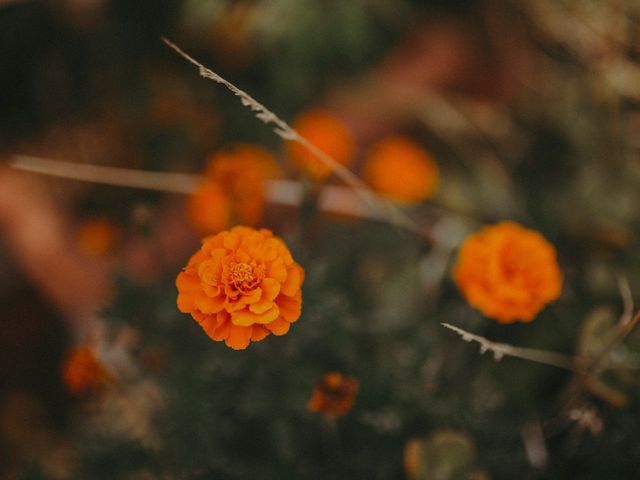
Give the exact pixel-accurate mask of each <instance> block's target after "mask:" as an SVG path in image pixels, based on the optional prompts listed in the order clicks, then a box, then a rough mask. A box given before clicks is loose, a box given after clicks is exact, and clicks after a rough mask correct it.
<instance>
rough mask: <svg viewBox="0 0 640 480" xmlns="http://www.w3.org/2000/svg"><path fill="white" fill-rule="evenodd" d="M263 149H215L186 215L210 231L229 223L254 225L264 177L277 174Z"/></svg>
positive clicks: (259, 210)
mask: <svg viewBox="0 0 640 480" xmlns="http://www.w3.org/2000/svg"><path fill="white" fill-rule="evenodd" d="M279 172H280V170H279V167H278V164H277V162H276V160H275V159H274V158H273V156H272V155H271V154H270V153H269V152H267V151H266V150H264V149H262V148H260V147H257V146H253V145H236V146H233V147H231V148H228V149H224V150H221V151H219V152H216V153H215V154H213V155H212V156H211V158H210V159H209V161H208V164H207V168H206V171H205V180H204V181H203V182H202V183H201V184H200V186H199V187H198V189H197V190H196V192H195V193H194V194H193V195H191V196H190V197H189V200H188V202H187V216H188V218H189V219H190V221H191V223H192V224H193V226H194V227H196V228H197V229H198V230H200V231H201V232H202V233H206V234H208V233H214V232H219V231H220V230H224V229H225V228H229V226H230V225H232V224H233V223H236V222H237V223H243V224H247V225H256V224H257V223H258V222H259V221H260V217H261V216H262V212H263V210H264V205H265V196H264V181H265V180H266V179H268V178H275V177H277V176H279Z"/></svg>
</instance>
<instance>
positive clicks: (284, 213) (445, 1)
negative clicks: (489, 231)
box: [0, 0, 640, 480]
mask: <svg viewBox="0 0 640 480" xmlns="http://www.w3.org/2000/svg"><path fill="white" fill-rule="evenodd" d="M162 36H165V37H167V38H170V39H171V40H172V41H173V42H175V43H176V44H177V45H179V46H180V47H181V48H182V49H183V50H185V51H186V52H188V53H189V54H190V55H192V56H193V57H194V58H196V59H198V60H199V61H201V62H202V63H203V64H204V65H206V66H207V67H210V68H211V69H212V70H214V71H215V72H216V73H219V74H220V75H222V76H223V77H225V78H227V79H228V80H230V81H232V82H233V83H235V84H236V85H238V86H239V87H240V88H242V89H243V90H245V91H247V92H249V93H250V94H251V95H252V96H254V97H255V98H256V99H257V100H258V101H260V102H261V103H263V104H264V105H266V106H267V107H268V108H270V109H271V110H273V111H274V112H275V113H277V114H278V115H279V116H280V117H281V118H282V119H284V120H286V121H288V122H296V119H298V118H300V115H301V114H304V113H305V112H309V111H314V110H316V109H322V111H323V112H327V114H328V115H330V116H331V117H332V118H334V119H335V121H336V122H340V125H342V127H343V128H344V129H345V130H346V131H347V132H348V135H349V138H350V139H351V140H349V141H350V142H352V144H353V148H352V150H353V154H352V155H351V156H352V157H353V158H352V159H351V160H350V162H349V167H350V168H351V169H352V170H353V171H354V172H356V174H358V175H360V176H365V177H366V179H367V180H369V177H367V173H366V172H367V171H368V170H367V162H368V160H369V157H370V152H371V148H372V146H373V145H375V144H376V143H377V142H379V141H380V140H381V139H385V138H389V137H392V136H393V137H400V138H403V139H409V140H410V141H411V142H412V143H413V144H415V145H417V146H418V147H419V148H420V150H421V151H422V152H424V155H426V156H427V157H428V159H429V162H430V165H432V170H431V172H432V173H431V175H432V177H433V178H436V176H437V188H436V187H435V186H434V188H433V192H431V191H430V193H429V195H426V194H425V196H424V197H423V198H417V199H412V200H411V201H408V202H407V201H405V200H403V201H401V202H400V204H399V205H400V208H402V209H403V210H404V211H406V212H407V214H408V215H410V216H411V218H412V219H413V221H414V222H415V224H417V225H419V226H420V228H421V229H422V230H424V232H426V234H425V236H420V235H416V234H415V232H408V231H405V230H403V229H402V228H399V227H397V226H393V225H389V224H386V223H385V222H381V221H379V220H372V219H367V218H362V217H363V215H364V214H363V215H358V214H354V213H353V211H352V210H351V209H350V208H349V207H348V205H344V206H342V207H341V204H340V202H339V201H338V202H337V203H335V202H334V203H335V205H337V207H336V208H335V209H334V211H333V212H332V213H330V214H328V213H326V212H323V209H322V208H321V204H320V203H319V200H318V199H319V198H320V197H321V196H322V191H323V190H324V191H326V188H327V187H328V186H336V185H340V182H339V181H338V180H336V179H335V178H333V177H331V176H329V177H328V178H321V179H318V178H314V177H313V175H310V174H309V172H305V171H304V169H301V168H300V166H299V164H298V163H296V162H295V159H292V154H291V153H290V152H289V151H288V150H287V146H286V145H285V142H283V141H282V139H281V138H279V137H278V136H277V135H275V134H274V133H273V131H272V129H271V127H269V126H266V125H264V124H263V123H262V122H260V121H259V120H257V119H256V118H255V117H254V116H253V113H252V112H250V111H249V110H248V109H246V108H244V107H243V106H242V105H241V104H240V103H239V101H238V99H237V98H235V97H234V96H233V95H232V94H231V93H229V92H228V91H226V90H225V89H224V88H223V87H221V86H218V85H216V84H214V83H213V82H210V81H208V80H206V79H203V78H201V77H200V76H199V75H198V71H197V69H195V68H194V67H193V66H192V65H190V64H188V63H187V62H186V61H184V59H182V58H180V57H179V56H178V55H176V53H175V52H173V51H171V50H170V49H169V48H167V46H166V45H165V44H163V42H162V41H161V37H162ZM639 107H640V4H639V3H638V2H636V1H633V0H536V1H533V2H519V1H515V0H466V1H464V0H459V1H458V0H421V1H418V0H415V1H412V0H351V1H344V0H342V1H340V0H183V1H179V0H154V1H151V0H140V1H137V2H129V1H124V0H41V1H29V0H22V1H20V0H0V160H2V162H1V165H0V232H1V234H0V242H1V243H2V246H3V248H2V249H1V250H0V296H1V298H2V310H1V312H2V313H1V314H0V318H1V322H2V334H1V335H0V475H1V476H2V478H7V479H40V478H47V479H48V478H53V479H66V478H92V479H100V478H105V479H107V478H108V479H112V478H126V479H129V478H131V479H152V478H185V479H186V478H189V479H191V478H231V479H233V478H238V479H239V478H265V479H266V478H273V479H289V478H291V479H297V478H325V479H326V478H328V479H334V478H335V479H344V478H350V479H356V478H357V479H360V478H362V479H390V478H408V479H436V480H447V479H470V478H473V479H512V478H528V479H535V478H554V479H555V478H559V479H560V478H584V479H601V478H607V479H617V478H620V479H623V478H624V479H631V478H640V477H638V475H639V473H638V472H640V416H639V415H638V407H639V402H638V386H639V385H638V371H637V369H638V368H639V366H640V357H639V356H638V355H639V352H638V348H639V347H640V342H639V339H638V336H637V335H636V334H635V333H633V332H632V333H631V334H630V335H629V337H628V339H627V340H626V341H625V342H624V343H620V344H617V345H616V347H615V348H614V349H613V350H612V351H611V352H605V354H606V355H611V356H612V358H614V357H615V361H613V360H612V361H611V363H610V364H609V366H608V367H607V368H604V369H600V370H599V371H598V372H592V373H593V375H592V376H591V377H590V378H589V379H588V380H589V381H583V380H584V379H580V378H577V377H578V376H577V375H574V374H573V373H572V372H570V371H565V370H562V369H558V368H554V367H550V366H544V365H538V364H534V363H530V362H526V361H524V360H520V359H509V358H507V359H503V360H501V361H500V362H495V361H494V359H493V358H492V357H491V356H488V355H485V356H480V355H479V353H478V350H477V348H476V347H475V346H471V345H469V344H467V343H464V342H462V341H461V340H460V339H459V338H457V337H456V336H455V334H453V333H452V332H449V331H446V330H444V329H443V328H442V327H441V326H440V322H447V323H452V324H455V325H458V326H461V327H463V328H465V329H468V330H470V331H473V332H475V333H478V334H481V335H485V336H487V337H488V338H490V339H493V340H496V341H501V342H507V343H512V344H515V345H519V346H523V347H530V348H537V349H544V350H550V351H554V352H559V353H563V354H566V355H581V356H583V357H588V358H596V357H597V356H598V355H600V354H602V352H603V351H604V350H603V349H604V347H603V345H604V343H605V340H606V339H608V338H611V336H612V335H615V334H616V330H615V328H616V322H617V320H618V318H619V317H620V315H622V314H623V313H624V312H625V308H626V309H627V310H628V309H629V308H632V307H631V306H630V299H631V298H633V297H636V298H637V296H638V293H640V247H639V245H638V233H639V230H640V209H639V208H638V207H640V188H638V187H639V186H640V181H639V180H640V108H639ZM294 124H295V123H294ZM317 128H318V129H321V128H324V127H317ZM326 128H327V130H326V131H325V130H323V132H324V133H323V135H321V137H322V138H327V139H328V140H327V142H328V146H327V148H329V149H330V148H331V145H333V143H335V142H336V141H335V137H334V135H338V134H337V133H335V132H334V131H333V130H331V129H330V128H329V127H326ZM313 131H314V129H313V128H311V133H309V135H310V136H312V135H314V133H313ZM316 131H318V130H316ZM237 144H249V145H254V146H259V147H260V149H263V150H264V151H266V152H268V154H269V155H270V157H271V158H272V159H273V162H274V167H273V172H276V171H277V173H273V174H272V175H271V178H278V179H280V180H282V182H281V183H275V184H274V185H276V187H277V186H278V185H280V186H282V187H283V188H284V186H285V185H289V186H291V185H294V186H297V187H299V188H300V191H301V192H302V197H301V198H297V197H296V198H297V199H296V200H295V201H292V202H284V203H286V204H284V205H283V202H279V201H275V200H274V198H280V196H279V195H278V192H277V188H276V193H273V189H272V190H271V193H270V194H269V195H267V198H266V201H265V205H264V211H263V212H261V215H259V217H260V218H259V219H254V221H253V223H255V225H259V226H264V227H266V228H270V229H272V230H273V231H274V233H276V234H277V235H279V236H281V237H283V238H284V239H285V241H286V242H287V244H288V245H289V247H290V249H291V251H292V253H293V255H294V257H295V258H296V259H297V261H298V262H299V263H300V264H301V265H302V266H303V267H304V269H305V271H306V275H307V277H306V281H305V285H304V289H303V299H304V300H303V314H302V317H301V319H300V320H299V321H298V323H296V324H295V325H294V326H293V327H292V330H291V332H290V333H289V334H288V335H286V336H283V337H278V338H276V337H269V338H267V339H266V340H264V341H262V342H260V343H257V344H253V345H251V346H250V347H249V348H248V349H247V350H246V351H242V352H236V351H232V350H230V349H228V348H227V347H225V346H224V345H223V344H221V343H214V342H212V341H211V340H210V339H209V338H207V337H206V335H204V333H203V332H202V331H201V329H200V328H199V327H198V325H197V324H196V323H195V322H194V321H192V319H191V318H190V317H188V316H187V315H184V314H180V313H179V312H178V311H177V308H176V306H175V298H176V293H177V292H176V288H175V277H176V275H177V273H178V272H179V271H180V270H181V268H182V267H183V266H184V265H185V264H186V262H187V260H188V258H189V257H190V255H191V254H192V253H193V252H194V251H195V250H196V249H197V248H198V245H199V240H200V238H201V236H202V235H203V234H204V233H211V232H210V231H209V232H203V229H202V228H201V227H202V226H201V225H199V224H198V222H197V221H195V222H194V220H193V215H190V214H189V213H188V212H189V211H193V208H192V207H188V206H185V205H186V204H188V203H189V197H190V196H189V195H184V194H181V193H175V192H162V191H151V190H148V189H139V188H125V187H121V186H106V185H97V184H95V183H92V182H79V181H72V180H68V179H62V178H54V177H52V176H44V175H36V174H33V173H27V172H24V171H19V170H17V169H15V168H12V167H11V166H10V165H11V163H12V162H13V161H15V159H16V158H17V157H16V156H25V155H27V156H31V157H36V158H41V159H45V160H49V159H51V160H60V161H65V162H73V163H76V164H82V165H101V166H111V167H123V168H129V169H140V170H151V171H161V172H175V173H188V174H194V175H198V174H200V173H201V172H204V171H206V169H207V167H206V166H207V164H208V162H210V158H212V155H214V154H215V153H216V152H219V151H221V150H224V149H226V148H228V147H229V146H232V145H237ZM394 165H395V167H394ZM397 165H398V164H393V162H392V164H391V166H390V167H389V169H388V170H387V173H386V175H391V176H393V174H394V173H395V172H394V168H400V167H397ZM433 172H435V173H433ZM370 184H371V186H372V188H374V189H377V187H376V184H375V182H374V181H372V182H370ZM433 185H435V180H434V183H433ZM381 193H384V192H381ZM395 200H397V198H396V199H395ZM189 208H191V210H189ZM364 216H366V215H364ZM236 219H240V220H242V215H241V214H238V215H237V216H236ZM506 219H511V220H515V221H518V222H520V223H522V224H523V225H526V226H527V227H529V228H532V229H535V230H537V231H539V232H540V233H542V234H543V235H544V236H545V237H546V238H547V239H548V240H549V241H550V242H551V243H553V244H554V245H555V247H556V248H557V250H558V258H559V262H560V266H561V269H562V271H563V274H564V277H565V278H564V287H563V293H562V296H561V297H560V299H559V300H558V301H557V302H556V303H554V304H553V305H551V306H549V307H548V308H547V309H545V310H544V311H543V312H542V313H541V314H540V315H539V316H538V318H537V319H536V320H535V321H534V322H532V323H529V324H516V325H509V326H504V325H499V324H497V323H495V322H493V321H492V320H490V319H487V318H484V317H483V316H482V315H481V314H480V313H479V312H478V311H477V310H474V309H473V308H471V307H470V306H469V305H468V304H467V303H466V301H465V300H464V297H463V296H462V295H461V294H460V292H459V291H458V290H457V289H456V286H455V284H454V283H453V281H452V279H451V265H452V264H453V262H454V261H455V256H456V249H457V247H458V245H459V244H460V242H461V241H462V240H463V239H464V238H465V237H466V236H467V235H468V234H470V233H472V232H474V231H476V230H478V229H479V228H480V227H481V226H482V225H484V224H490V223H495V222H498V221H501V220H506ZM244 223H247V222H244ZM229 226H230V225H229ZM78 349H85V350H84V351H85V352H89V353H87V357H86V359H85V360H82V361H79V365H80V366H79V367H78V365H76V367H77V368H79V370H80V373H79V374H77V375H76V374H74V373H69V371H70V370H69V368H70V367H69V365H70V363H73V361H72V360H71V359H72V358H74V357H73V352H75V353H77V352H78ZM83 358H84V357H83ZM76 367H74V368H76ZM74 371H75V370H74ZM326 372H342V374H344V375H345V376H346V378H350V379H354V380H355V382H356V383H357V385H358V387H357V388H356V390H357V395H356V394H355V393H353V392H351V393H349V395H351V396H353V397H354V398H352V399H351V400H353V402H352V405H351V403H350V402H347V403H348V404H349V407H348V408H347V409H346V410H347V412H346V413H345V412H342V413H340V414H337V413H336V412H333V413H332V412H330V411H327V412H324V413H322V412H320V413H318V412H311V411H309V410H308V408H307V407H308V402H309V399H310V398H311V396H312V392H313V389H314V386H316V385H317V384H319V382H320V385H321V384H322V382H321V381H322V378H323V375H324V374H325V373H326ZM78 375H79V377H80V378H81V379H80V380H79V381H77V379H78V378H79V377H78ZM70 379H71V380H70ZM576 382H577V384H578V387H577V388H574V387H575V385H576ZM349 391H351V390H349ZM568 392H569V393H568Z"/></svg>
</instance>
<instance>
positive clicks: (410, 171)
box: [363, 136, 440, 203]
mask: <svg viewBox="0 0 640 480" xmlns="http://www.w3.org/2000/svg"><path fill="white" fill-rule="evenodd" d="M363 176H364V179H365V181H366V182H367V183H368V184H369V185H371V187H372V188H373V189H374V190H376V191H378V192H380V193H382V194H383V195H387V196H388V197H391V198H392V199H394V200H396V201H399V202H406V203H413V202H421V201H422V200H425V199H427V198H429V197H431V196H433V194H434V193H435V191H436V188H437V186H438V180H439V177H440V175H439V170H438V165H437V164H436V162H435V161H434V160H433V158H432V157H431V155H429V154H428V153H427V152H426V151H425V150H424V149H423V148H422V147H420V145H418V144H417V143H415V142H413V141H412V140H410V139H408V138H405V137H400V136H393V137H387V138H384V139H382V140H380V141H379V142H378V143H376V144H375V145H374V146H373V147H372V149H371V151H370V153H369V155H368V156H367V159H366V162H365V164H364V170H363Z"/></svg>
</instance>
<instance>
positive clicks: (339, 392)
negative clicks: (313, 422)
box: [307, 372, 358, 416]
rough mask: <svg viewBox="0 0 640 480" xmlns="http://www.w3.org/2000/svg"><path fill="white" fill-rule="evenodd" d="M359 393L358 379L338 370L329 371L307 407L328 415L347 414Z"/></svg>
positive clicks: (314, 391) (317, 386)
mask: <svg viewBox="0 0 640 480" xmlns="http://www.w3.org/2000/svg"><path fill="white" fill-rule="evenodd" d="M357 393H358V381H357V380H356V379H355V378H353V377H348V376H346V375H343V374H341V373H338V372H328V373H325V374H324V376H323V377H322V381H321V382H320V383H319V384H318V385H316V387H315V388H314V389H313V393H312V394H311V399H310V400H309V403H308V404H307V408H308V409H309V410H310V411H312V412H321V413H324V414H325V415H328V416H335V415H345V414H346V413H348V412H349V410H351V406H352V405H353V401H354V400H355V398H356V394H357Z"/></svg>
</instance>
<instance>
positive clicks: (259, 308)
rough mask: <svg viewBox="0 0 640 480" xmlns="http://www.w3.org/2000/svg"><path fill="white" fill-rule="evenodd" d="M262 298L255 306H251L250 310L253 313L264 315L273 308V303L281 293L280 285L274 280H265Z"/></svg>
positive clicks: (262, 285)
mask: <svg viewBox="0 0 640 480" xmlns="http://www.w3.org/2000/svg"><path fill="white" fill-rule="evenodd" d="M261 287H262V297H261V298H260V300H259V301H258V302H256V303H254V304H253V305H250V306H249V310H250V311H251V312H253V313H258V314H260V313H264V312H266V311H267V310H269V309H270V308H271V307H273V301H274V300H275V299H276V297H277V296H278V293H280V283H279V282H277V281H275V280H273V279H272V278H265V279H264V280H263V281H262V284H261Z"/></svg>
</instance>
